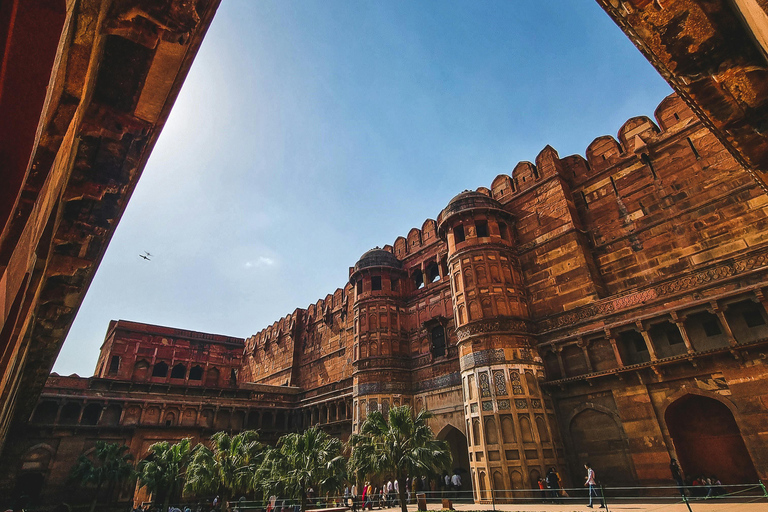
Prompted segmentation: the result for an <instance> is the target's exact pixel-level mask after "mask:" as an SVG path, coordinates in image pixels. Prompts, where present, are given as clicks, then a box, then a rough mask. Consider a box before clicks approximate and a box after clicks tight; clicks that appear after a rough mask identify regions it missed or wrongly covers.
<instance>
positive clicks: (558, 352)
mask: <svg viewBox="0 0 768 512" xmlns="http://www.w3.org/2000/svg"><path fill="white" fill-rule="evenodd" d="M555 355H556V356H557V364H558V366H560V378H561V379H564V378H566V377H567V376H568V375H566V373H565V362H563V347H555Z"/></svg>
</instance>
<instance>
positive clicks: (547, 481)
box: [539, 467, 568, 503]
mask: <svg viewBox="0 0 768 512" xmlns="http://www.w3.org/2000/svg"><path fill="white" fill-rule="evenodd" d="M539 489H540V490H541V496H542V499H543V501H544V502H547V501H551V502H552V503H560V502H561V499H560V498H561V497H563V496H568V493H567V492H566V491H565V489H563V488H562V487H561V486H560V474H559V473H558V472H557V470H556V469H555V468H554V467H551V468H549V471H547V474H546V475H544V477H542V478H539Z"/></svg>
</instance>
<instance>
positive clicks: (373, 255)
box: [354, 247, 403, 272]
mask: <svg viewBox="0 0 768 512" xmlns="http://www.w3.org/2000/svg"><path fill="white" fill-rule="evenodd" d="M371 267H389V268H403V264H402V263H401V262H400V260H398V259H397V257H396V256H395V255H394V254H392V253H391V252H389V251H386V250H384V249H379V248H378V247H376V248H374V249H371V250H370V251H367V252H366V253H364V254H363V255H362V256H360V259H359V260H357V263H355V268H354V272H359V271H360V270H363V269H364V268H371Z"/></svg>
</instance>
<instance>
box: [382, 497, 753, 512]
mask: <svg viewBox="0 0 768 512" xmlns="http://www.w3.org/2000/svg"><path fill="white" fill-rule="evenodd" d="M753 500H754V498H753ZM427 508H428V510H429V511H437V510H440V505H439V504H437V503H430V504H429V505H427ZM454 508H455V509H456V510H457V511H459V512H462V511H476V510H479V511H488V512H490V511H492V510H494V507H493V505H491V504H469V503H467V504H463V503H455V504H454ZM384 510H386V511H389V512H399V510H400V508H399V507H398V508H390V509H384ZM495 510H497V511H499V512H587V511H590V510H592V511H595V512H602V510H603V509H599V508H597V506H595V507H594V508H592V509H590V508H589V507H587V506H586V503H585V502H582V501H581V500H578V501H573V502H571V503H568V504H562V505H561V504H551V503H515V504H503V505H499V504H497V505H496V506H495ZM608 510H609V512H689V509H688V508H687V507H686V505H685V503H682V502H672V501H667V502H661V501H656V502H631V501H628V502H621V503H610V502H609V503H608ZM690 510H691V511H692V512H766V511H768V499H765V498H761V499H758V500H757V501H753V502H751V503H749V502H747V500H743V501H736V500H712V501H692V502H690ZM416 511H417V507H416V505H409V506H408V512H416Z"/></svg>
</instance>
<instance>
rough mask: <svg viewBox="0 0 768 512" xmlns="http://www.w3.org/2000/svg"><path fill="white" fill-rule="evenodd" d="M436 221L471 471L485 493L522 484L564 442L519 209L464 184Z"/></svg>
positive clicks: (555, 457)
mask: <svg viewBox="0 0 768 512" xmlns="http://www.w3.org/2000/svg"><path fill="white" fill-rule="evenodd" d="M437 223H438V224H437V228H438V234H439V236H440V238H441V239H442V240H443V241H445V242H446V244H447V246H448V262H447V263H448V270H449V272H450V283H451V293H452V297H453V308H454V309H453V316H454V320H455V325H456V339H457V342H458V352H459V364H460V369H461V380H462V390H463V393H464V416H465V421H466V432H467V441H468V444H469V446H471V451H472V453H471V454H470V464H471V465H472V478H473V480H475V481H477V482H478V491H479V492H480V495H481V498H483V496H484V495H485V494H486V493H487V490H489V489H492V488H496V489H498V488H500V486H501V485H503V483H504V482H513V483H514V484H516V485H519V484H522V482H523V475H529V474H531V468H535V471H537V472H538V474H539V475H540V476H543V475H542V473H541V470H540V469H539V468H544V467H551V466H555V467H557V466H559V465H560V464H562V463H564V461H563V460H560V458H559V454H561V453H562V446H556V444H555V443H554V441H553V439H555V435H554V432H555V430H556V429H557V426H556V424H555V423H554V422H551V421H550V419H549V417H548V416H547V414H546V412H545V395H544V393H543V392H542V389H541V386H540V385H539V382H540V381H544V380H545V374H544V365H543V363H542V359H541V357H540V356H539V355H538V353H537V352H536V348H535V347H536V339H535V337H534V335H535V332H536V331H535V324H534V323H533V322H532V321H531V315H530V310H529V307H528V299H527V292H526V289H525V286H524V284H523V275H522V270H521V268H520V262H519V261H518V259H517V255H516V253H515V250H516V246H515V245H516V242H515V239H514V235H513V233H514V228H515V219H514V217H513V216H512V214H510V213H509V212H508V211H506V210H505V209H504V208H503V206H502V205H501V203H499V202H498V201H497V200H495V199H493V198H491V197H489V196H487V195H486V194H483V193H480V192H472V191H465V192H463V193H461V194H459V195H457V196H456V197H454V198H453V199H452V200H451V201H450V202H449V203H448V206H446V207H445V209H444V210H443V211H442V212H441V213H440V215H439V216H438V218H437ZM510 447H514V448H516V449H514V450H510V449H505V448H510ZM492 461H496V462H497V463H496V464H492V463H491V462H492ZM498 462H501V464H498ZM489 463H491V464H489ZM534 476H535V474H534ZM491 481H493V482H494V485H493V487H491V483H490V482H491Z"/></svg>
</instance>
